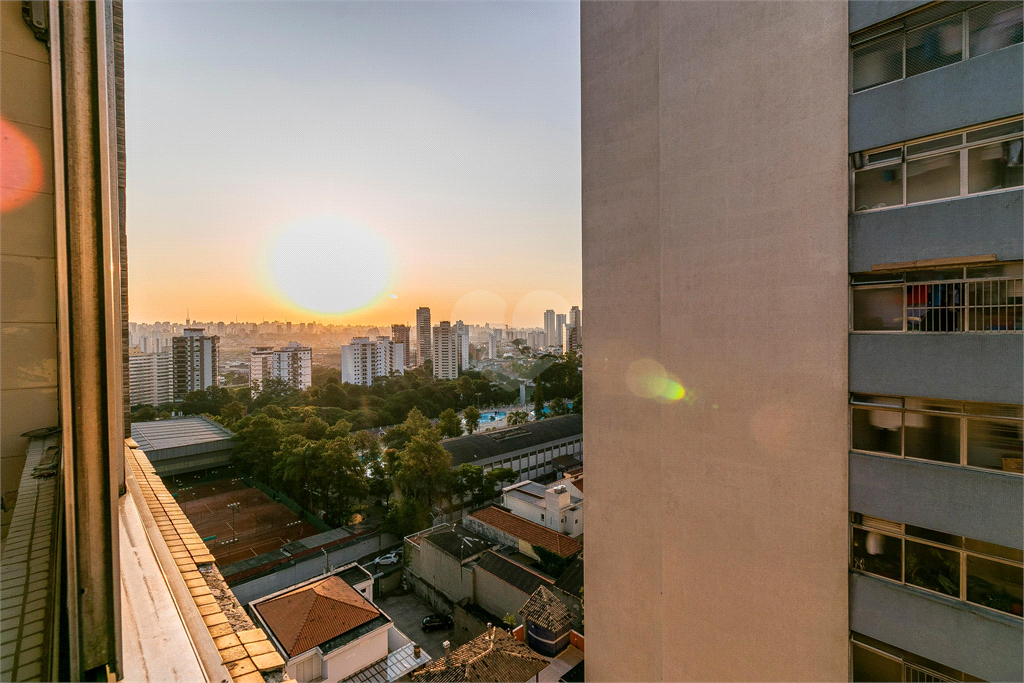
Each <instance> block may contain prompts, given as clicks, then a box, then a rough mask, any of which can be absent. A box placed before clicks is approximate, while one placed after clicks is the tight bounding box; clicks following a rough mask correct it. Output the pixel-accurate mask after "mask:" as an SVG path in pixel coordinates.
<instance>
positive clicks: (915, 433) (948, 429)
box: [903, 413, 960, 464]
mask: <svg viewBox="0 0 1024 683" xmlns="http://www.w3.org/2000/svg"><path fill="white" fill-rule="evenodd" d="M904 425H905V427H904V428H905V429H906V432H905V436H904V439H905V445H904V449H905V450H904V451H903V454H904V455H905V456H906V457H908V458H922V459H924V460H935V461H937V462H947V463H954V464H959V463H960V418H959V417H950V416H948V415H929V414H925V413H907V414H906V415H905V416H904Z"/></svg>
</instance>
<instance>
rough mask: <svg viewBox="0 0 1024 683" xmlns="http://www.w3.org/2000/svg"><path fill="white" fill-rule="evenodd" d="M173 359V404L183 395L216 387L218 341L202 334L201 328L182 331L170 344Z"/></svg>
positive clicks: (213, 337)
mask: <svg viewBox="0 0 1024 683" xmlns="http://www.w3.org/2000/svg"><path fill="white" fill-rule="evenodd" d="M171 351H172V354H173V359H174V401H175V402H176V403H180V402H181V401H183V400H184V399H185V394H187V393H189V392H192V391H202V390H203V389H206V388H207V387H216V386H220V373H219V368H220V337H218V336H216V335H208V334H206V330H205V329H204V328H202V327H186V328H185V329H184V330H183V332H182V334H181V336H178V337H175V338H174V339H173V340H172V347H171Z"/></svg>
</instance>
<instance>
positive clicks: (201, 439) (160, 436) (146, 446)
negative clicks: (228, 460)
mask: <svg viewBox="0 0 1024 683" xmlns="http://www.w3.org/2000/svg"><path fill="white" fill-rule="evenodd" d="M233 436H234V433H233V432H232V431H231V430H230V429H228V428H227V427H224V426H221V425H219V424H217V423H216V422H214V421H213V420H211V419H209V418H207V417H203V416H202V415H192V416H189V417H176V418H172V419H170V420H154V421H152V422H132V439H134V440H135V443H137V444H139V448H140V449H142V451H144V452H145V453H146V455H147V456H149V457H150V459H152V457H153V456H152V452H153V451H162V450H165V449H168V448H181V447H183V446H196V445H198V444H209V443H215V442H224V441H230V440H231V437H233ZM218 445H219V446H221V447H223V444H218ZM206 450H209V449H206Z"/></svg>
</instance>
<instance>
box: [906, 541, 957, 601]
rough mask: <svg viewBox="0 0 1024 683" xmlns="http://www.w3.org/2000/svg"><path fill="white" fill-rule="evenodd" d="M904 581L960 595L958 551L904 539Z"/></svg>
mask: <svg viewBox="0 0 1024 683" xmlns="http://www.w3.org/2000/svg"><path fill="white" fill-rule="evenodd" d="M906 546H907V564H906V572H905V574H904V582H906V583H907V584H910V585H912V586H919V587H921V588H927V589H928V590H933V591H935V592H937V593H943V594H944V595H951V596H953V597H960V553H959V552H957V551H955V550H945V549H943V548H936V547H935V546H933V545H925V544H924V543H916V542H914V541H911V540H907V541H906Z"/></svg>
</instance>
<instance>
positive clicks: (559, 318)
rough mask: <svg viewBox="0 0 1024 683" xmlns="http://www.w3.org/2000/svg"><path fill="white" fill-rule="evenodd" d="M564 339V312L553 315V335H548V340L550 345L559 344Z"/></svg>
mask: <svg viewBox="0 0 1024 683" xmlns="http://www.w3.org/2000/svg"><path fill="white" fill-rule="evenodd" d="M564 339H565V314H564V313H558V314H556V315H555V336H554V338H551V337H548V340H549V342H548V343H550V344H551V345H552V346H561V345H562V340H564Z"/></svg>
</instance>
